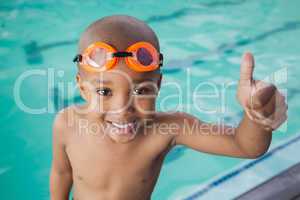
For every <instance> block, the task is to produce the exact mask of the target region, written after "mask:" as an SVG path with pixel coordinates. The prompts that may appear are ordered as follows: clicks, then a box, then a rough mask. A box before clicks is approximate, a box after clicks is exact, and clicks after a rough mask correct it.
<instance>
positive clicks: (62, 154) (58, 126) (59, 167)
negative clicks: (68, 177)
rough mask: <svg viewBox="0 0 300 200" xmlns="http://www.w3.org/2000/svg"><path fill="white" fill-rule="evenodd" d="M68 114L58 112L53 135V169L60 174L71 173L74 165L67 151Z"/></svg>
mask: <svg viewBox="0 0 300 200" xmlns="http://www.w3.org/2000/svg"><path fill="white" fill-rule="evenodd" d="M65 115H66V114H65V113H64V112H60V113H58V114H57V116H56V118H55V121H54V124H53V135H52V171H55V172H57V173H59V174H63V173H71V172H72V167H71V164H70V161H69V158H68V155H67V153H66V144H67V143H66V142H67V126H66V116H65Z"/></svg>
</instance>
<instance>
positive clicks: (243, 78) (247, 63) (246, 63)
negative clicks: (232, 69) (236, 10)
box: [240, 52, 254, 84]
mask: <svg viewBox="0 0 300 200" xmlns="http://www.w3.org/2000/svg"><path fill="white" fill-rule="evenodd" d="M253 71H254V58H253V55H252V54H251V53H250V52H247V53H245V54H244V55H243V58H242V63H241V71H240V82H242V83H243V82H244V83H248V84H249V83H251V82H252V81H253Z"/></svg>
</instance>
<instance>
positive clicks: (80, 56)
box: [73, 54, 82, 62]
mask: <svg viewBox="0 0 300 200" xmlns="http://www.w3.org/2000/svg"><path fill="white" fill-rule="evenodd" d="M81 61H82V55H81V54H77V55H76V56H75V57H74V59H73V62H81Z"/></svg>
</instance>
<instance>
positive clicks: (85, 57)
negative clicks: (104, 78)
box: [73, 42, 163, 72]
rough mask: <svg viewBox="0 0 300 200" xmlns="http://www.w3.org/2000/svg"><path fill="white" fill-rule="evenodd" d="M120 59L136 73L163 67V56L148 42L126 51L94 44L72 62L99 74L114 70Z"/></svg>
mask: <svg viewBox="0 0 300 200" xmlns="http://www.w3.org/2000/svg"><path fill="white" fill-rule="evenodd" d="M121 57H124V58H125V62H126V64H127V66H128V67H130V68H131V69H132V70H134V71H137V72H148V71H154V70H155V69H157V68H158V67H161V66H162V65H163V54H162V53H159V52H157V50H156V49H155V47H154V46H153V45H152V44H150V43H148V42H137V43H135V44H133V45H131V46H129V47H128V48H127V49H126V51H117V50H116V49H115V48H114V47H112V46H111V45H109V44H107V43H104V42H95V43H93V44H91V45H90V46H88V47H87V48H86V49H85V50H84V52H83V54H78V55H76V56H75V58H74V59H73V62H76V63H79V64H80V66H82V67H83V68H84V69H85V70H87V71H90V72H101V71H106V70H110V69H112V68H114V67H115V66H116V64H117V61H118V59H119V58H121Z"/></svg>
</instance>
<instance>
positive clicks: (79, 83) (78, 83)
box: [76, 73, 89, 101]
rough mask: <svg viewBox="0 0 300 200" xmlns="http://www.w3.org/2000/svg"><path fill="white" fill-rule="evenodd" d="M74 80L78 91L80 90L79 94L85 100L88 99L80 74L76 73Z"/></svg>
mask: <svg viewBox="0 0 300 200" xmlns="http://www.w3.org/2000/svg"><path fill="white" fill-rule="evenodd" d="M76 82H77V86H78V88H79V92H80V96H81V97H82V98H83V99H84V100H85V101H88V100H89V98H88V97H89V95H88V91H87V90H86V88H85V87H84V84H83V81H82V78H81V76H80V74H79V73H78V74H77V75H76Z"/></svg>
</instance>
